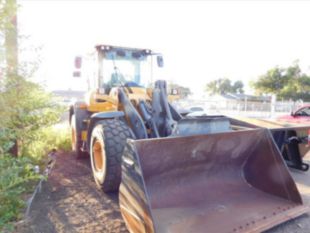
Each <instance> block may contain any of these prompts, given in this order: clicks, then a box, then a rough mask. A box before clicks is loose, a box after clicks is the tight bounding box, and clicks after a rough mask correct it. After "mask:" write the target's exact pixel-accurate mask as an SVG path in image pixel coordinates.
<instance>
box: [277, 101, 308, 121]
mask: <svg viewBox="0 0 310 233" xmlns="http://www.w3.org/2000/svg"><path fill="white" fill-rule="evenodd" d="M277 120H279V121H286V122H289V123H299V124H310V105H304V106H302V107H300V108H298V109H297V110H295V111H292V113H291V114H290V115H284V116H280V117H278V118H277Z"/></svg>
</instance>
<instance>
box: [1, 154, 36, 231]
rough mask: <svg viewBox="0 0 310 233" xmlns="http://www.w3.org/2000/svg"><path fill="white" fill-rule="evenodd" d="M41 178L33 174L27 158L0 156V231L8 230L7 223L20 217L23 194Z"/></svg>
mask: <svg viewBox="0 0 310 233" xmlns="http://www.w3.org/2000/svg"><path fill="white" fill-rule="evenodd" d="M41 178H42V176H41V175H39V174H37V173H35V171H34V164H33V162H32V161H31V160H30V159H29V158H27V157H20V158H14V157H12V156H10V155H1V156H0V231H1V230H4V229H7V228H8V227H9V228H12V227H10V225H9V224H8V223H9V222H12V221H16V220H18V219H20V218H21V217H22V216H21V214H20V212H21V209H23V208H24V207H25V201H24V200H23V199H22V198H21V196H22V194H23V193H26V192H27V191H28V192H29V191H30V190H29V187H32V186H29V184H30V183H31V182H34V181H38V180H39V179H41Z"/></svg>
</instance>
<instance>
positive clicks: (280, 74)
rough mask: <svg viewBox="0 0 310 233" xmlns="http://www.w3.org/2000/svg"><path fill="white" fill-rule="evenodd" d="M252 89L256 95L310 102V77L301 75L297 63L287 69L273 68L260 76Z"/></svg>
mask: <svg viewBox="0 0 310 233" xmlns="http://www.w3.org/2000/svg"><path fill="white" fill-rule="evenodd" d="M252 87H253V88H254V89H255V91H256V93H258V94H275V95H277V96H278V97H279V98H282V99H286V100H289V99H292V100H294V101H296V100H298V99H303V100H306V101H308V100H310V77H309V76H308V75H307V74H304V73H302V71H301V69H300V67H299V64H298V61H296V62H294V63H293V64H292V65H291V66H289V67H287V68H280V67H275V68H272V69H270V70H268V71H267V72H266V73H265V74H264V75H261V76H260V77H259V78H258V80H257V81H255V82H253V83H252Z"/></svg>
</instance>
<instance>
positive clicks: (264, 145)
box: [120, 129, 307, 233]
mask: <svg viewBox="0 0 310 233" xmlns="http://www.w3.org/2000/svg"><path fill="white" fill-rule="evenodd" d="M120 207H121V212H122V215H123V218H124V220H125V223H126V225H127V228H128V229H129V231H130V232H132V233H133V232H134V233H140V232H147V233H153V232H157V233H168V232H169V233H190V232H193V233H205V232H210V233H215V232H216V233H224V232H225V233H226V232H231V233H236V232H262V231H263V230H267V229H269V228H271V227H273V226H275V225H277V224H279V223H282V222H284V221H287V220H289V219H291V218H294V217H296V216H298V215H301V214H303V213H305V212H306V211H307V208H306V207H304V206H303V205H302V200H301V197H300V194H299V192H298V191H297V188H296V186H295V183H294V181H293V179H292V177H291V176H290V174H289V172H288V170H287V168H286V166H285V164H284V162H283V159H282V157H281V155H280V153H279V150H278V148H277V147H276V145H275V144H274V142H273V139H272V136H271V134H270V132H269V131H268V130H267V129H255V130H248V131H238V132H227V133H218V134H210V135H197V136H188V137H174V138H161V139H145V140H137V141H134V140H131V141H128V143H127V146H126V148H125V151H124V155H123V163H122V182H121V187H120Z"/></svg>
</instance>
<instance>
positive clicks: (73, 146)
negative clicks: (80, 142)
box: [71, 127, 76, 150]
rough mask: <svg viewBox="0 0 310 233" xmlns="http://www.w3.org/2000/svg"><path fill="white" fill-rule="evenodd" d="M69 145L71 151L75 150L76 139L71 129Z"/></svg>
mask: <svg viewBox="0 0 310 233" xmlns="http://www.w3.org/2000/svg"><path fill="white" fill-rule="evenodd" d="M71 143H72V144H71V147H72V150H75V143H76V137H75V130H74V128H73V127H72V129H71Z"/></svg>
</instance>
